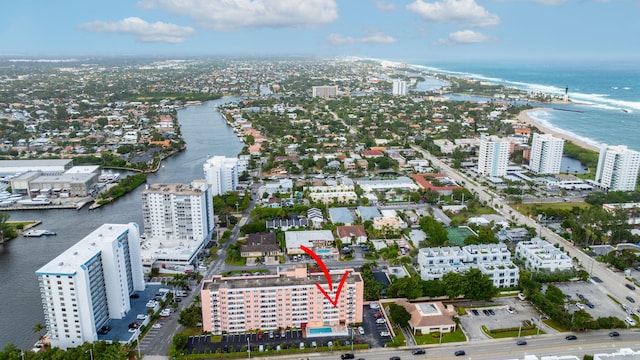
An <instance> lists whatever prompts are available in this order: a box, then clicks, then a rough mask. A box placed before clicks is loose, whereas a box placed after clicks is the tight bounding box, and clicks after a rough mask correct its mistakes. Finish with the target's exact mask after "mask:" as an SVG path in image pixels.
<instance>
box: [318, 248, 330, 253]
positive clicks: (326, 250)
mask: <svg viewBox="0 0 640 360" xmlns="http://www.w3.org/2000/svg"><path fill="white" fill-rule="evenodd" d="M329 253H331V249H318V250H316V254H329Z"/></svg>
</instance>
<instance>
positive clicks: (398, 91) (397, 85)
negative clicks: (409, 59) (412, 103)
mask: <svg viewBox="0 0 640 360" xmlns="http://www.w3.org/2000/svg"><path fill="white" fill-rule="evenodd" d="M391 93H392V94H393V95H396V96H404V95H407V82H406V81H403V80H393V89H392V90H391Z"/></svg>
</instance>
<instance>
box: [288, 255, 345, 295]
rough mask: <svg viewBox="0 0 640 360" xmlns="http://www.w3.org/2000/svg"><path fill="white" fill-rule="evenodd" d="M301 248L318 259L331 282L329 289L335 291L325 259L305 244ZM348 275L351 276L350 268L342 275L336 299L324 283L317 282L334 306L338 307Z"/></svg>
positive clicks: (328, 280) (328, 281)
mask: <svg viewBox="0 0 640 360" xmlns="http://www.w3.org/2000/svg"><path fill="white" fill-rule="evenodd" d="M300 249H302V251H304V252H306V253H307V254H309V256H311V257H312V258H313V259H314V260H315V261H316V263H317V264H318V266H320V268H321V269H322V272H324V277H325V278H326V279H327V283H328V284H329V291H333V282H332V281H331V274H330V273H329V269H327V265H325V263H324V261H322V259H320V257H319V256H318V255H317V254H316V253H314V252H313V250H311V249H309V248H308V247H306V246H304V245H300ZM348 276H349V270H345V271H344V275H342V279H340V284H338V290H336V298H335V300H334V299H332V298H331V295H329V294H328V293H327V291H326V290H325V289H324V288H322V285H320V283H316V286H317V287H318V289H319V290H320V292H321V293H322V295H324V297H325V298H327V300H329V302H330V303H331V304H333V307H338V299H339V298H340V291H341V290H342V287H343V286H344V283H345V282H346V281H347V277H348Z"/></svg>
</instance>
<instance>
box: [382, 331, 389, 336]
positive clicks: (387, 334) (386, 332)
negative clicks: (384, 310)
mask: <svg viewBox="0 0 640 360" xmlns="http://www.w3.org/2000/svg"><path fill="white" fill-rule="evenodd" d="M387 336H391V334H390V333H389V332H388V331H380V337H387Z"/></svg>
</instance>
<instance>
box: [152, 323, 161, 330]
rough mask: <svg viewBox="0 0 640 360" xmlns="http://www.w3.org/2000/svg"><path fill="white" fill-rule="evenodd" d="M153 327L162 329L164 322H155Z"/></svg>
mask: <svg viewBox="0 0 640 360" xmlns="http://www.w3.org/2000/svg"><path fill="white" fill-rule="evenodd" d="M151 327H152V328H154V329H160V328H161V327H162V324H160V323H155V324H153V325H152V326H151Z"/></svg>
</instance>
